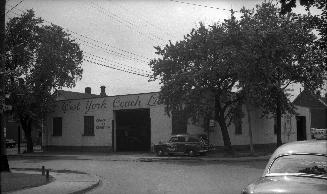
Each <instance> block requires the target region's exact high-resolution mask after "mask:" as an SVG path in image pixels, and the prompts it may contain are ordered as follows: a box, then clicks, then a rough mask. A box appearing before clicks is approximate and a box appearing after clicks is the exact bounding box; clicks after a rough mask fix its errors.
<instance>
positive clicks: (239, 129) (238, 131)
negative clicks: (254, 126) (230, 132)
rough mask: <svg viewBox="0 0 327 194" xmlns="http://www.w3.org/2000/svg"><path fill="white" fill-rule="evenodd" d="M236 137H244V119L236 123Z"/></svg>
mask: <svg viewBox="0 0 327 194" xmlns="http://www.w3.org/2000/svg"><path fill="white" fill-rule="evenodd" d="M234 125H235V135H242V119H236V121H234Z"/></svg>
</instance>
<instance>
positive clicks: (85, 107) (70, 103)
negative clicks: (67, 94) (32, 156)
mask: <svg viewBox="0 0 327 194" xmlns="http://www.w3.org/2000/svg"><path fill="white" fill-rule="evenodd" d="M138 108H147V109H149V110H150V117H151V143H152V144H154V143H158V142H159V140H162V138H165V139H168V137H169V135H170V134H171V118H170V117H168V115H167V114H165V112H164V106H163V105H160V104H158V94H157V93H147V94H135V95H124V96H113V97H103V98H92V99H82V100H65V101H58V102H57V103H56V108H55V110H54V112H53V113H51V114H49V115H48V117H47V130H46V131H47V134H46V135H45V138H46V139H45V141H44V142H45V143H46V145H49V146H112V120H114V119H115V118H114V110H121V109H138ZM84 116H94V125H95V126H94V136H83V133H84ZM54 117H61V118H62V136H53V135H52V131H53V129H52V126H53V123H52V122H53V118H54Z"/></svg>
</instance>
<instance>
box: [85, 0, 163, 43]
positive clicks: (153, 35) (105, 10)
mask: <svg viewBox="0 0 327 194" xmlns="http://www.w3.org/2000/svg"><path fill="white" fill-rule="evenodd" d="M91 3H92V2H91ZM92 4H94V5H95V6H97V7H98V8H100V9H101V10H103V11H104V12H106V13H109V14H110V15H113V16H114V17H116V18H119V19H120V20H121V21H123V22H125V23H127V24H128V25H130V26H131V27H135V28H138V26H137V25H135V22H133V21H132V22H131V21H129V20H128V19H125V18H123V17H121V16H119V15H117V14H115V13H113V12H111V11H109V10H108V9H105V8H103V7H101V6H100V5H98V4H96V3H92ZM148 35H149V36H152V37H154V38H156V39H158V40H160V41H164V40H163V39H162V38H161V37H159V36H157V35H155V34H152V33H150V32H149V33H148Z"/></svg>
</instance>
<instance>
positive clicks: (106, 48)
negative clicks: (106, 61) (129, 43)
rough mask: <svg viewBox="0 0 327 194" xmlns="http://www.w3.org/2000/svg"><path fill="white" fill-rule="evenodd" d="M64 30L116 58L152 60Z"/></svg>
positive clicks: (139, 60)
mask: <svg viewBox="0 0 327 194" xmlns="http://www.w3.org/2000/svg"><path fill="white" fill-rule="evenodd" d="M15 10H19V11H20V12H24V11H22V10H20V9H17V8H16V9H15ZM14 14H16V15H18V16H20V15H19V14H17V13H14ZM43 21H44V22H46V23H49V24H54V23H53V22H50V21H48V20H45V19H43ZM64 29H65V30H67V31H68V32H70V33H72V35H74V37H75V38H76V39H78V40H80V41H82V44H84V45H86V46H89V47H90V45H92V47H93V48H94V47H97V48H101V49H105V50H106V51H107V52H106V53H108V54H113V55H115V56H119V57H122V58H125V59H129V60H136V61H138V62H142V63H148V62H149V61H150V60H151V59H150V58H148V57H145V56H142V55H139V54H136V53H134V52H131V51H128V50H124V49H121V48H117V47H114V46H112V45H110V44H108V43H105V42H103V41H99V40H96V39H94V38H90V37H89V36H86V35H83V34H81V33H77V32H74V31H72V30H70V29H68V28H64ZM84 39H88V40H90V41H92V42H90V41H88V40H84ZM93 42H96V43H93ZM99 44H102V46H101V45H99ZM108 47H110V48H112V49H116V50H118V51H115V50H112V49H110V48H108ZM121 52H123V53H121ZM130 55H132V56H130Z"/></svg>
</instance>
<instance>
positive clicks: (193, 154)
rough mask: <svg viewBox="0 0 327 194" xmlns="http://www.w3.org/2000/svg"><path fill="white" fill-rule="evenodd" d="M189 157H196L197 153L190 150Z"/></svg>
mask: <svg viewBox="0 0 327 194" xmlns="http://www.w3.org/2000/svg"><path fill="white" fill-rule="evenodd" d="M188 155H189V156H191V157H193V156H195V155H196V152H195V151H194V150H189V151H188Z"/></svg>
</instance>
